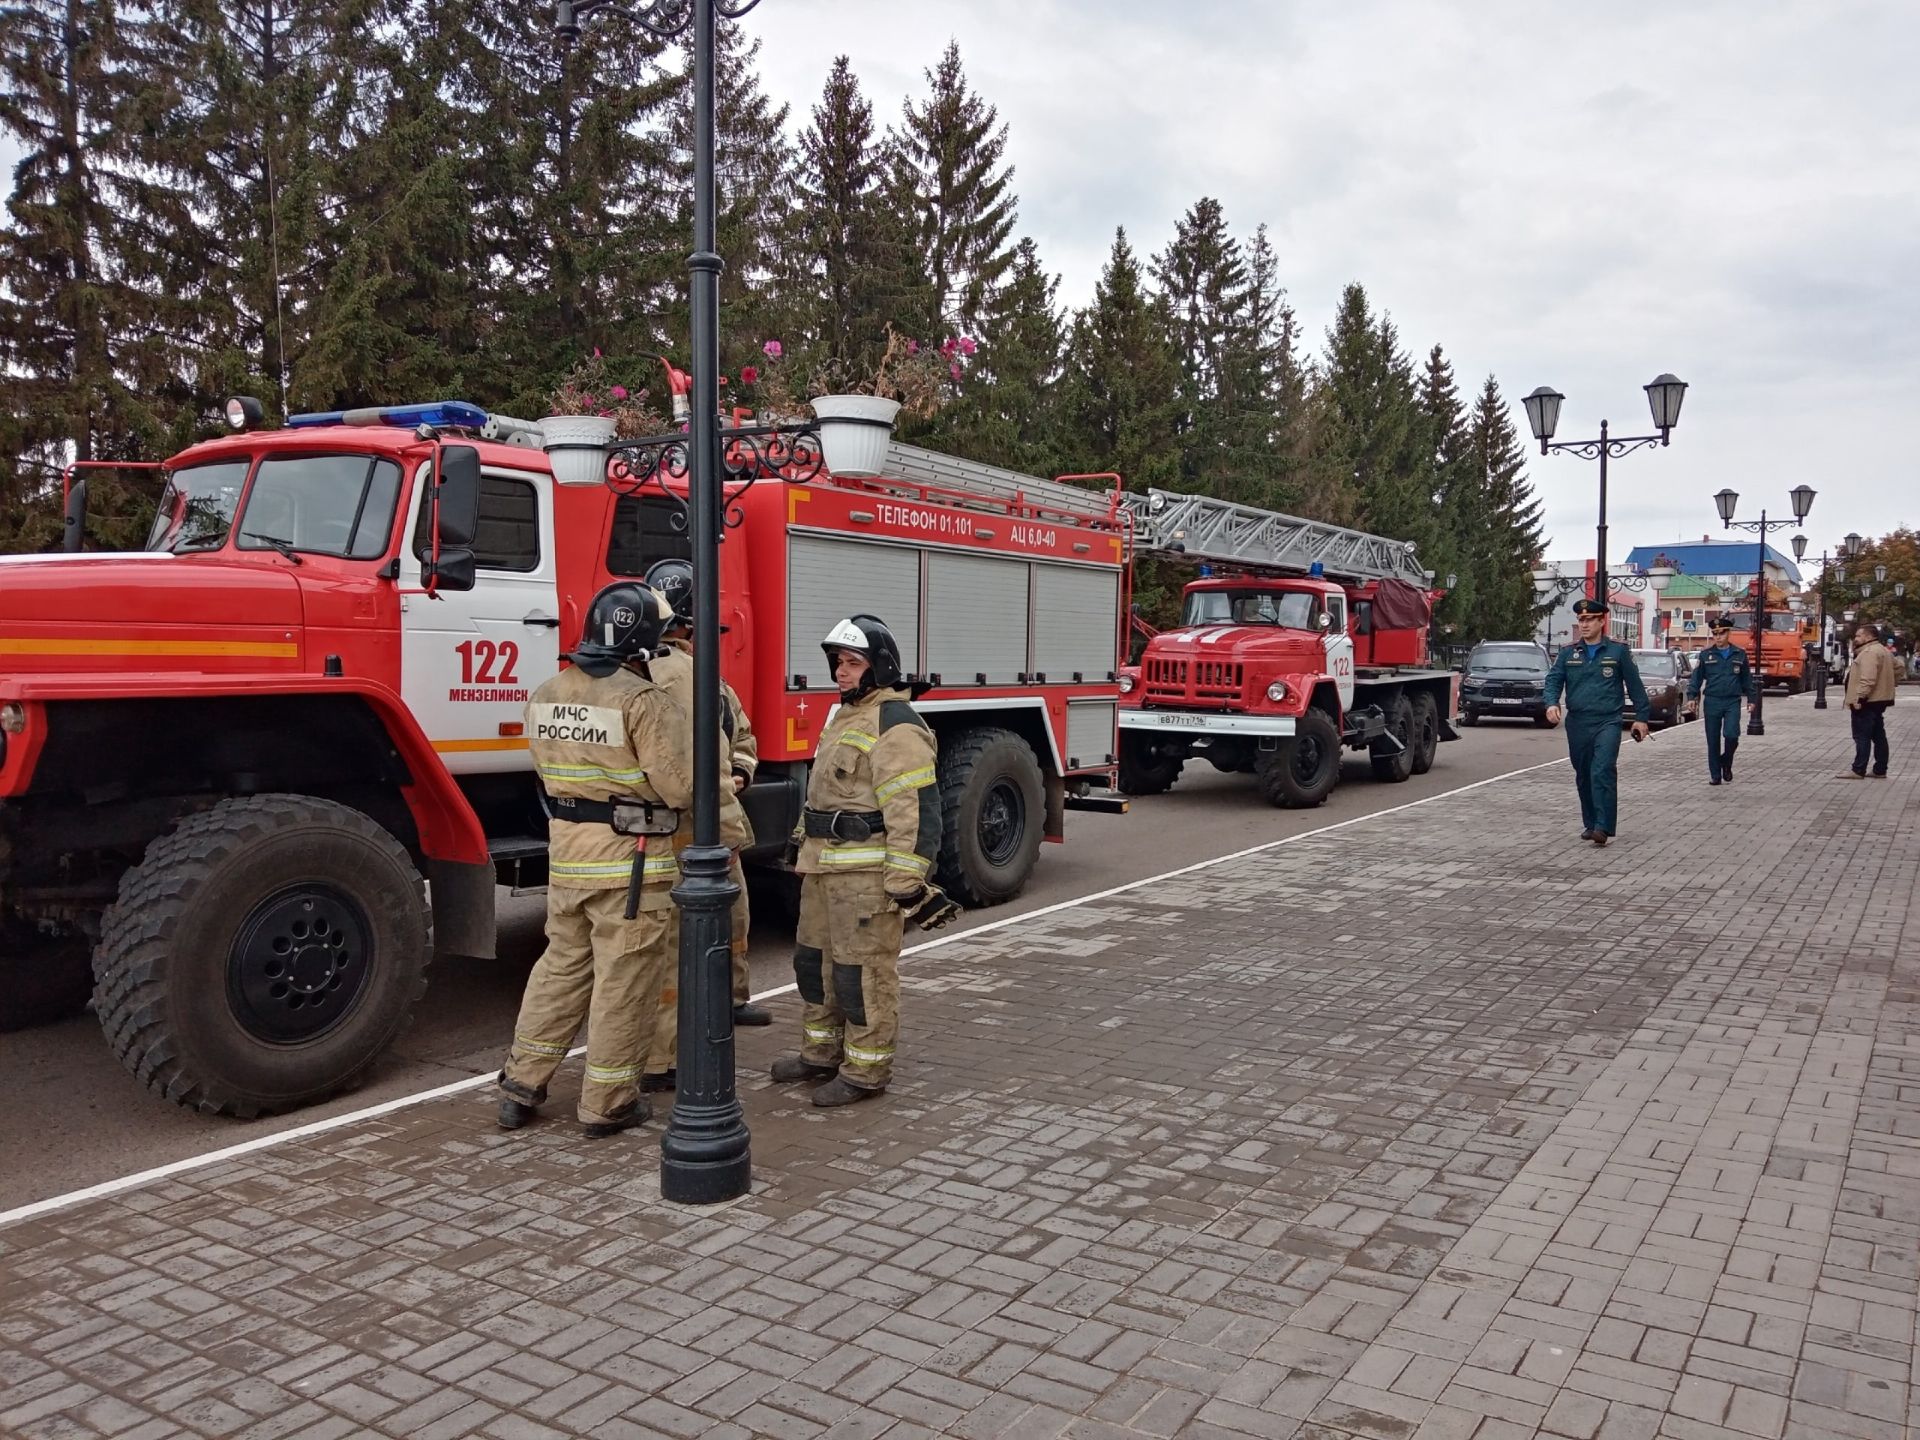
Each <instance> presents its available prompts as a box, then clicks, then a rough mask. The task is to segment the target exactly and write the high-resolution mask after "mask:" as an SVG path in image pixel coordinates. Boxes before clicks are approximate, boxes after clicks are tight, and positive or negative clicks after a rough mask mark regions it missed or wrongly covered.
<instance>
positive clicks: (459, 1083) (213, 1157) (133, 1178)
mask: <svg viewBox="0 0 1920 1440" xmlns="http://www.w3.org/2000/svg"><path fill="white" fill-rule="evenodd" d="M1566 763H1567V762H1566V758H1565V757H1564V756H1562V757H1560V758H1558V759H1554V760H1548V761H1545V762H1543V763H1541V764H1539V765H1527V766H1523V767H1522V768H1520V769H1518V770H1508V771H1506V772H1505V773H1504V774H1500V775H1490V776H1488V777H1487V778H1486V779H1484V780H1475V781H1473V782H1472V783H1471V784H1468V785H1460V786H1457V787H1455V788H1454V789H1452V790H1442V791H1441V792H1440V793H1439V794H1437V795H1428V796H1425V797H1423V798H1421V799H1419V800H1409V801H1407V802H1406V804H1404V805H1392V806H1389V807H1388V808H1387V809H1385V810H1372V811H1369V812H1368V813H1366V814H1365V815H1354V816H1350V817H1349V818H1347V819H1345V820H1336V821H1334V822H1333V823H1332V824H1331V825H1318V826H1315V827H1314V828H1313V829H1311V830H1303V831H1301V832H1300V833H1299V834H1298V835H1283V836H1282V837H1281V838H1280V839H1278V840H1266V841H1263V842H1261V843H1260V844H1258V845H1249V846H1248V847H1247V848H1246V849H1244V850H1235V851H1232V852H1231V853H1229V854H1226V855H1215V856H1213V857H1212V858H1211V859H1207V860H1196V861H1195V862H1194V863H1193V864H1191V865H1182V866H1181V867H1179V868H1178V869H1177V870H1163V871H1162V872H1160V873H1159V874H1158V875H1148V876H1145V877H1143V878H1141V879H1139V880H1129V881H1127V882H1126V883H1125V884H1123V885H1114V886H1111V887H1110V888H1108V889H1105V890H1097V891H1095V892H1094V893H1092V894H1091V895H1077V896H1075V897H1074V898H1072V899H1071V900H1057V901H1055V902H1054V903H1053V904H1051V905H1043V906H1041V907H1040V908H1039V909H1038V910H1023V911H1021V912H1020V913H1019V914H1018V915H1007V916H1004V917H1002V918H1001V919H998V920H989V921H988V922H987V923H986V924H984V925H974V926H971V927H969V928H968V929H965V930H959V931H955V932H954V933H953V934H951V935H941V936H937V937H936V938H934V939H932V940H922V941H921V942H920V943H919V944H917V945H910V946H908V947H907V948H905V949H904V950H902V951H901V952H900V954H901V958H903V959H904V958H905V957H907V956H909V955H918V954H920V953H921V952H922V951H925V950H937V949H939V948H940V947H941V946H943V945H951V944H953V943H955V942H956V941H960V940H970V939H972V938H973V937H974V936H975V935H984V934H986V933H987V932H988V931H989V930H1000V929H1003V928H1005V927H1006V926H1008V925H1019V924H1024V923H1026V922H1027V921H1029V920H1034V919H1037V918H1039V917H1040V916H1042V915H1051V914H1053V913H1054V912H1056V911H1059V910H1071V909H1073V908H1074V907H1075V906H1078V905H1090V904H1092V903H1093V902H1094V901H1096V900H1106V899H1109V898H1111V897H1112V896H1115V895H1124V894H1126V893H1127V892H1128V891H1129V890H1138V889H1141V888H1142V887H1143V886H1147V885H1157V884H1159V883H1160V882H1161V881H1163V880H1172V879H1176V878H1178V877H1179V876H1181V875H1191V874H1193V873H1194V872H1195V871H1197V870H1206V869H1210V868H1211V867H1213V866H1215V865H1225V864H1227V863H1228V862H1230V861H1233V860H1244V859H1246V858H1247V857H1248V856H1249V855H1261V854H1265V853H1266V852H1267V851H1269V850H1277V849H1279V848H1280V847H1281V846H1283V845H1292V844H1294V843H1296V842H1298V841H1301V840H1305V839H1308V838H1309V837H1311V836H1315V835H1326V834H1330V833H1331V832H1333V831H1335V830H1345V829H1347V828H1348V827H1349V826H1352V825H1360V824H1364V823H1365V822H1367V821H1369V820H1378V819H1380V818H1381V817H1383V816H1386V815H1398V814H1400V813H1401V812H1402V811H1406V810H1417V809H1419V808H1420V807H1421V806H1422V805H1431V804H1433V803H1434V802H1435V801H1436V800H1450V799H1452V798H1453V797H1454V796H1456V795H1465V794H1467V793H1468V792H1469V791H1473V790H1480V789H1483V788H1485V787H1486V786H1488V785H1497V784H1499V783H1500V782H1501V781H1502V780H1513V779H1516V778H1518V777H1519V776H1521V775H1531V774H1533V773H1534V772H1535V771H1536V770H1550V769H1552V768H1553V767H1554V766H1556V765H1565V764H1566ZM796 988H797V987H795V986H793V985H781V986H778V987H777V988H775V989H772V990H763V991H761V992H760V993H759V994H758V995H755V996H754V997H753V998H754V999H755V1000H770V999H772V998H773V997H774V996H776V995H789V994H791V993H792V992H793V991H794V990H795V989H796ZM586 1053H587V1050H586V1046H584V1045H580V1046H576V1047H575V1048H573V1049H572V1050H569V1051H568V1052H567V1058H568V1059H569V1060H572V1059H577V1058H578V1057H579V1056H581V1055H584V1054H586ZM497 1074H498V1072H497V1071H491V1070H490V1071H488V1072H487V1073H486V1074H484V1075H473V1076H469V1077H468V1078H467V1079H465V1080H455V1081H452V1082H451V1083H449V1084H446V1085H436V1086H434V1087H433V1088H432V1089H431V1090H419V1091H415V1092H414V1093H413V1094H411V1095H402V1096H400V1097H399V1098H397V1099H394V1100H382V1101H381V1102H380V1103H379V1104H377V1105H368V1106H366V1107H365V1108H363V1109H360V1110H351V1111H349V1112H347V1113H346V1114H345V1115H335V1116H332V1117H331V1118H329V1119H326V1120H315V1121H312V1122H311V1123H309V1124H306V1125H297V1126H295V1127H294V1128H293V1129H291V1130H278V1131H275V1132H274V1133H273V1134H271V1135H262V1136H260V1137H259V1138H258V1139H254V1140H243V1141H241V1142H240V1143H239V1144H237V1145H226V1146H222V1147H221V1148H220V1149H218V1150H208V1151H204V1152H203V1153H201V1154H199V1155H189V1156H187V1157H186V1158H185V1159H182V1160H171V1161H169V1162H167V1163H166V1164H165V1165H156V1166H154V1167H153V1168H152V1169H150V1170H140V1171H136V1172H135V1173H134V1174H131V1175H122V1176H120V1177H118V1178H117V1179H113V1180H103V1181H101V1182H100V1183H99V1184H97V1185H88V1186H86V1187H84V1188H83V1189H79V1190H70V1191H68V1192H67V1193H66V1194H64V1195H53V1196H49V1197H48V1198H47V1199H45V1200H35V1201H33V1202H32V1203H31V1204H28V1205H20V1206H16V1207H15V1208H14V1209H12V1210H4V1211H0V1225H11V1224H13V1223H15V1222H16V1221H19V1220H31V1219H32V1218H33V1217H34V1216H36V1215H45V1214H48V1213H49V1212H51V1211H54V1210H64V1209H66V1208H67V1207H68V1206H71V1205H79V1204H83V1203H84V1202H86V1201H88V1200H99V1199H103V1198H105V1197H106V1196H109V1195H118V1194H120V1193H122V1192H123V1191H127V1190H136V1189H138V1188H139V1187H140V1186H142V1185H151V1184H152V1183H153V1182H154V1181H156V1180H166V1179H169V1178H170V1177H172V1176H175V1175H180V1174H184V1173H185V1172H186V1171H189V1170H199V1169H204V1168H205V1167H206V1166H209V1165H218V1164H219V1163H220V1162H221V1161H223V1160H233V1159H237V1158H238V1157H240V1156H242V1155H250V1154H253V1153H254V1152H255V1151H259V1150H267V1149H271V1148H272V1147H273V1146H276V1145H288V1144H292V1143H293V1142H294V1141H296V1140H307V1139H311V1138H312V1137H313V1136H315V1135H324V1134H326V1133H327V1132H328V1131H331V1130H343V1129H345V1128H346V1127H348V1126H349V1125H357V1124H359V1123H360V1122H361V1121H363V1120H374V1119H378V1118H379V1117H380V1116H382V1115H391V1114H392V1113H393V1112H394V1111H396V1110H405V1109H407V1108H408V1107H409V1106H413V1105H424V1104H426V1103H427V1102H428V1101H430V1100H443V1099H445V1098H446V1097H447V1096H449V1095H459V1094H463V1093H464V1092H466V1091H468V1090H478V1089H479V1088H480V1087H481V1086H483V1085H491V1084H493V1083H494V1079H495V1077H496V1075H497Z"/></svg>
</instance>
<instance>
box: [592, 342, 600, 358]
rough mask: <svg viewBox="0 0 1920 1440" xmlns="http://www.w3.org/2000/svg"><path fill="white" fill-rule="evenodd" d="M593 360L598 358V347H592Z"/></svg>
mask: <svg viewBox="0 0 1920 1440" xmlns="http://www.w3.org/2000/svg"><path fill="white" fill-rule="evenodd" d="M593 358H594V359H596V360H598V359H599V358H600V347H599V346H598V345H596V346H594V347H593Z"/></svg>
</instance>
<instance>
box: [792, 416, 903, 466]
mask: <svg viewBox="0 0 1920 1440" xmlns="http://www.w3.org/2000/svg"><path fill="white" fill-rule="evenodd" d="M812 405H813V413H814V415H815V416H816V417H818V419H819V421H820V453H821V455H822V456H823V457H825V459H826V462H827V469H829V470H830V471H832V472H833V473H834V474H835V475H844V476H846V477H847V478H848V479H850V480H871V479H873V478H874V477H875V476H877V475H880V474H883V473H884V472H885V470H886V461H887V447H888V446H889V445H890V444H892V443H893V420H894V417H895V416H896V415H898V414H899V413H900V402H899V401H898V400H884V399H882V398H881V397H879V396H878V395H822V396H820V397H818V398H817V399H815V400H814V401H812Z"/></svg>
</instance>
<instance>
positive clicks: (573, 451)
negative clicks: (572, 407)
mask: <svg viewBox="0 0 1920 1440" xmlns="http://www.w3.org/2000/svg"><path fill="white" fill-rule="evenodd" d="M614 423H615V422H614V421H613V420H612V419H611V418H607V417H602V416H599V415H549V416H547V418H546V419H544V420H542V421H541V422H540V434H541V436H542V437H543V439H542V443H541V447H540V448H541V449H543V450H545V451H546V452H547V459H548V460H549V461H550V462H551V463H552V465H553V478H554V479H555V480H556V481H558V482H559V483H560V484H562V485H598V484H599V483H600V482H601V481H603V480H605V479H606V478H607V447H608V446H610V445H611V444H613V432H614Z"/></svg>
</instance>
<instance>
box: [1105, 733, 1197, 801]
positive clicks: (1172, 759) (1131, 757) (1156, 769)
mask: <svg viewBox="0 0 1920 1440" xmlns="http://www.w3.org/2000/svg"><path fill="white" fill-rule="evenodd" d="M1185 764H1186V760H1185V759H1184V758H1183V757H1181V756H1178V755H1171V756H1169V755H1162V754H1161V753H1160V752H1159V751H1158V750H1157V749H1156V748H1155V746H1154V741H1153V737H1152V736H1150V735H1144V734H1142V733H1141V732H1140V731H1138V730H1122V731H1121V732H1120V793H1121V794H1123V795H1159V794H1162V793H1164V792H1165V791H1168V790H1171V789H1172V788H1173V782H1174V781H1176V780H1178V779H1179V778H1180V771H1181V769H1182V768H1183V767H1184V766H1185Z"/></svg>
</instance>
